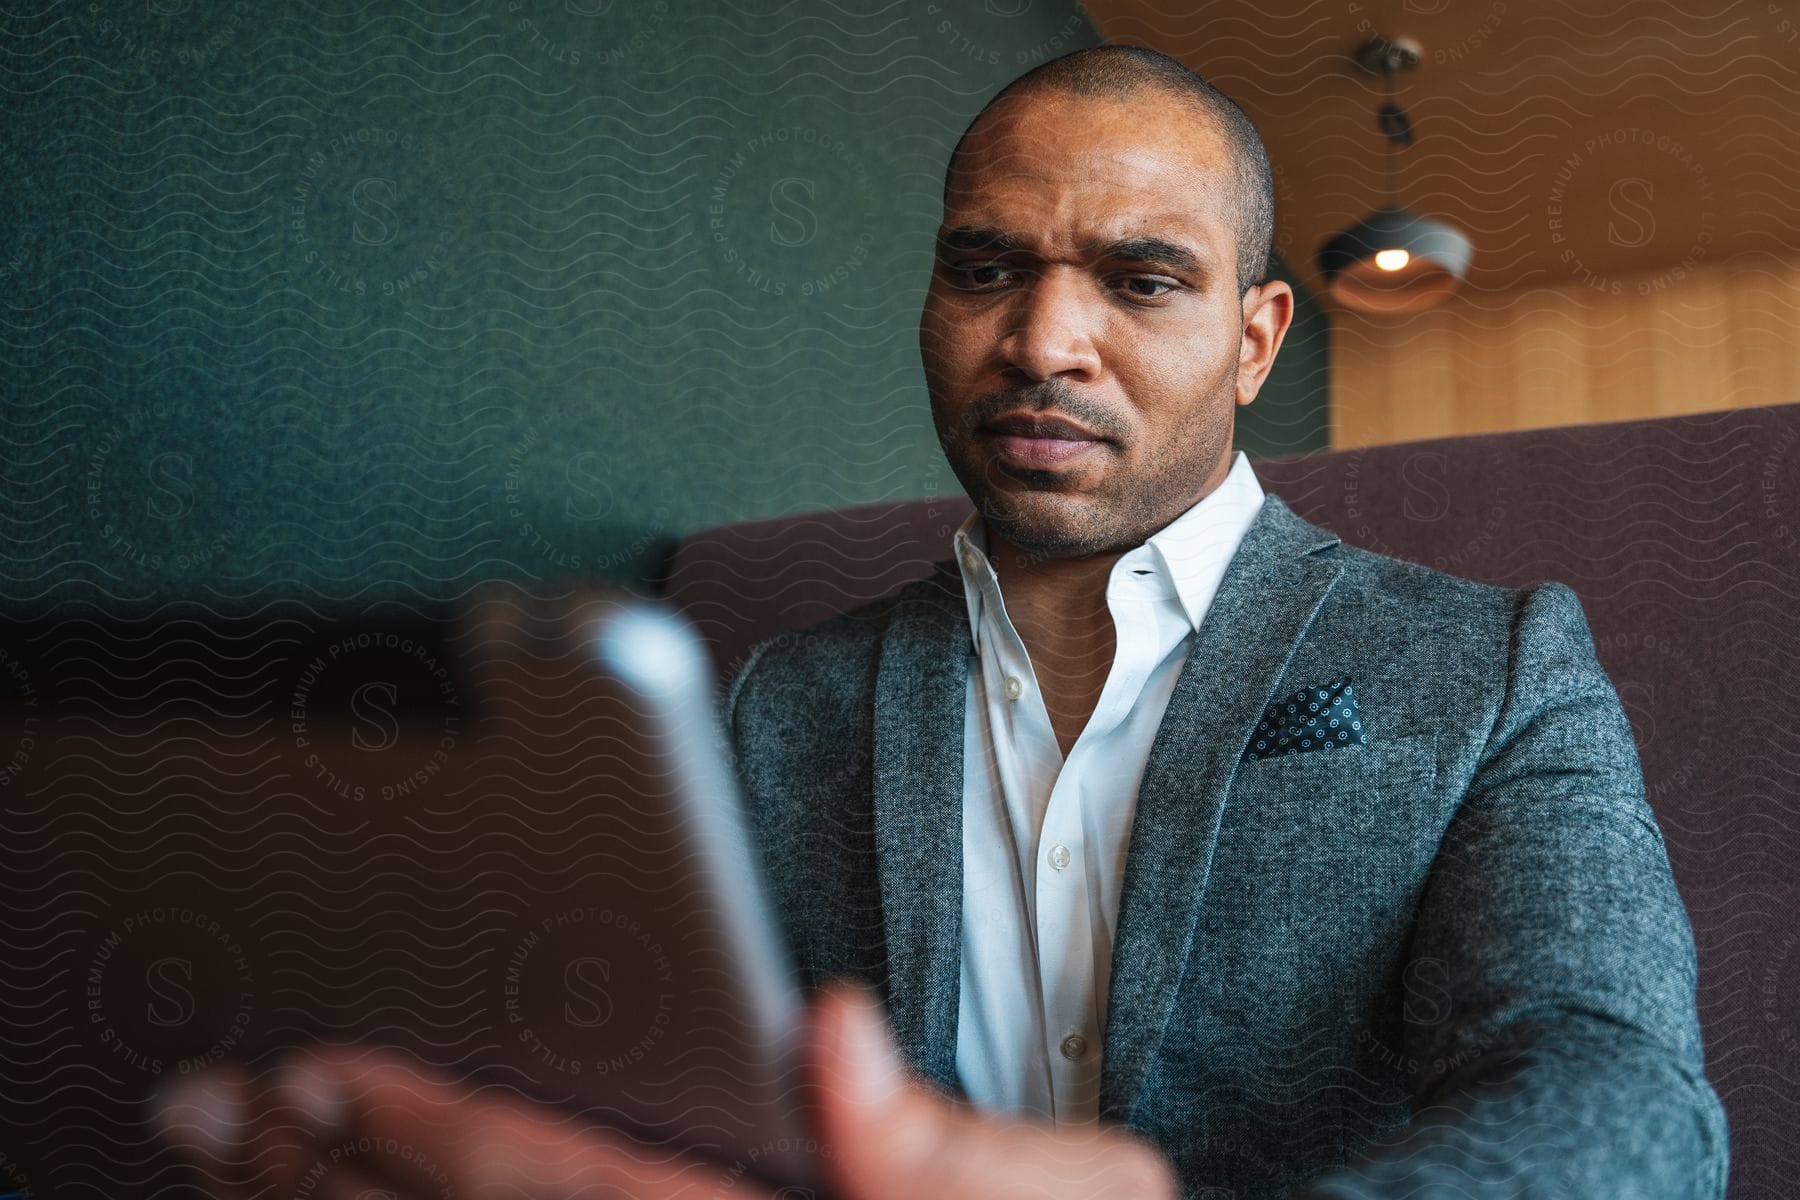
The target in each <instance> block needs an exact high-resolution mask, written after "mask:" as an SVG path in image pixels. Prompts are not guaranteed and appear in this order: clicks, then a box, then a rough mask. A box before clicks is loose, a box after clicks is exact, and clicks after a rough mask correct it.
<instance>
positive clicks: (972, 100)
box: [0, 0, 1327, 610]
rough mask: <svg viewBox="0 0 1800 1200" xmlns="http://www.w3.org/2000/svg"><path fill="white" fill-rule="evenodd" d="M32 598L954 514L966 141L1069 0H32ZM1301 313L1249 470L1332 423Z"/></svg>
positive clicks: (572, 572)
mask: <svg viewBox="0 0 1800 1200" xmlns="http://www.w3.org/2000/svg"><path fill="white" fill-rule="evenodd" d="M0 37H3V38H4V43H5V46H6V53H5V55H4V56H0V103H4V105H5V107H6V119H5V123H4V133H3V134H0V136H3V138H4V145H3V147H0V171H3V174H0V200H3V202H4V204H5V206H6V209H5V211H6V212H7V213H8V214H9V219H8V221H7V222H6V225H5V227H4V228H3V229H0V373H3V378H4V383H3V385H0V386H3V387H4V395H5V399H6V404H7V410H8V420H7V426H6V434H5V438H6V446H5V453H6V471H5V480H4V484H3V487H4V504H5V511H6V512H7V515H8V523H7V533H6V536H5V539H4V542H3V543H0V553H3V554H4V562H3V563H0V577H3V584H0V589H3V600H4V603H5V604H7V605H8V606H9V607H11V608H12V609H14V610H39V609H43V608H45V607H47V606H51V605H54V604H57V603H59V602H63V601H68V600H77V599H78V600H83V601H90V602H94V603H99V604H103V605H124V606H134V607H135V606H142V605H147V604H155V603H159V602H162V601H166V600H170V599H184V600H195V601H201V602H203V603H207V604H211V605H215V606H219V607H230V608H243V607H246V606H249V607H254V606H256V605H260V604H264V603H267V602H271V601H278V600H279V601H299V602H302V603H307V604H330V605H342V604H346V603H348V604H365V603H368V602H371V601H400V602H412V601H420V602H428V601H438V600H445V599H453V598H455V597H458V596H461V595H464V594H466V593H467V591H468V590H469V589H470V588H471V587H473V586H474V585H476V584H477V583H479V582H481V581H482V580H486V579H490V578H495V577H500V578H510V579H521V580H539V579H551V580H575V579H587V578H601V577H604V578H610V579H619V580H638V581H646V580H649V579H652V578H653V577H654V573H655V572H656V570H657V568H658V567H659V565H660V563H661V561H662V558H663V556H664V555H665V554H666V552H667V550H668V548H669V546H670V545H671V544H672V543H673V541H674V539H676V538H677V537H679V536H681V535H682V534H684V533H687V532H690V531H692V530H694V529H697V528H700V527H703V526H707V525H712V524H716V523H719V522H723V521H730V520H737V519H744V518H750V517H757V516H767V515H772V514H778V513H787V512H796V511H803V510H806V509H812V508H820V507H826V506H832V505H839V504H848V503H856V502H863V501H871V500H882V499H895V498H901V497H908V496H923V495H937V494H954V493H956V492H957V486H956V482H955V480H954V478H953V477H952V476H951V475H950V472H949V470H948V468H947V466H946V465H945V464H944V462H943V461H942V459H941V457H940V455H939V452H938V449H937V444H936V440H935V437H934V436H933V433H932V429H931V423H930V417H929V413H928V411H927V406H926V400H925V394H924V388H923V382H922V377H921V375H920V371H919V363H918V347H917V332H916V330H917V313H918V308H919V304H920V301H921V298H922V296H923V292H924V288H925V284H926V280H927V277H928V272H929V267H930V245H931V242H930V235H931V232H932V230H933V228H934V227H935V225H936V222H937V219H938V216H939V204H940V194H941V193H940V189H941V182H942V171H943V165H944V160H945V158H946V156H947V154H948V152H949V149H950V146H951V145H952V144H953V142H954V140H955V138H956V137H957V135H958V134H959V133H960V132H961V130H962V129H963V127H964V125H965V124H966V123H967V121H968V120H969V118H970V117H971V116H972V115H973V114H974V112H975V111H976V110H977V109H979V107H980V106H981V104H982V103H983V102H984V101H985V100H986V99H987V98H988V97H989V96H991V95H992V94H993V92H994V91H995V90H996V89H997V88H998V87H999V86H1001V85H1002V84H1004V83H1005V82H1006V81H1007V80H1009V79H1011V78H1013V77H1014V76H1015V75H1017V74H1018V73H1020V72H1021V71H1023V70H1024V69H1026V68H1027V67H1029V66H1031V65H1034V64H1035V63H1037V62H1041V61H1044V60H1045V59H1047V58H1050V57H1053V56H1055V55H1057V54H1060V53H1064V52H1067V51H1068V50H1072V49H1076V48H1078V47H1080V46H1084V45H1090V44H1092V43H1093V42H1094V41H1095V36H1094V33H1093V31H1092V29H1091V27H1090V26H1089V25H1088V24H1087V22H1086V20H1085V18H1084V17H1083V16H1082V14H1081V13H1080V11H1079V9H1078V8H1077V7H1076V6H1075V5H1073V4H1071V3H1066V2H1065V3H1025V2H1024V0H1004V2H1003V0H989V2H988V3H987V4H985V5H983V4H968V5H956V6H950V5H945V4H934V3H915V2H913V0H904V2H900V3H894V2H885V3H883V2H870V3H862V4H844V3H812V2H810V0H807V2H800V0H796V2H793V3H788V4H780V5H773V4H772V5H764V6H749V5H732V4H724V3H718V4H672V3H664V2H663V0H647V2H637V3H627V2H626V0H478V2H471V0H429V2H413V0H387V2H381V3H348V2H347V0H333V2H322V3H314V2H311V0H301V2H299V3H293V4H283V5H280V6H276V7H273V8H263V7H260V6H256V7H253V6H251V5H249V4H247V3H242V2H237V3H234V2H230V0H191V2H184V0H134V2H131V3H125V2H123V0H121V2H119V3H108V4H100V3H93V2H91V0H40V2H39V3H35V4H22V3H16V2H15V3H11V4H9V5H7V6H6V9H5V11H4V13H0ZM1326 361H1327V359H1326V349H1325V324H1324V320H1323V317H1322V315H1321V314H1320V312H1319V311H1318V309H1317V307H1316V306H1315V305H1314V304H1313V303H1312V302H1311V300H1310V299H1309V298H1307V297H1304V296H1302V298H1301V306H1300V314H1299V317H1298V319H1297V321H1296V324H1295V327H1294V329H1293V331H1292V332H1291V333H1290V335H1289V338H1288V342H1287V346H1286V348H1285V349H1284V350H1283V352H1282V356H1281V359H1280V362H1279V364H1278V367H1277V370H1276V375H1275V377H1274V378H1273V379H1272V381H1271V383H1270V385H1269V387H1268V389H1267V391H1266V392H1265V394H1264V396H1263V398H1262V399H1261V400H1259V401H1258V403H1257V404H1256V405H1255V406H1254V407H1253V408H1252V409H1251V410H1249V411H1247V412H1245V413H1244V414H1243V416H1242V420H1241V424H1240V444H1241V445H1244V446H1245V447H1246V448H1247V449H1249V450H1250V451H1251V452H1252V453H1253V454H1267V453H1283V452H1292V451H1297V450H1303V449H1311V448H1316V447H1318V446H1321V445H1323V444H1324V442H1325V428H1326V423H1325V407H1324V399H1325V395H1326V383H1327V380H1326Z"/></svg>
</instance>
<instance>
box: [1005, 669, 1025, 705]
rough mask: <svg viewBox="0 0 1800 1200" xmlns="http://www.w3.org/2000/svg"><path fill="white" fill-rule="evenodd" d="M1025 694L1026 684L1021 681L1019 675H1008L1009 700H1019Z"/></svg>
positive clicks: (1007, 692) (1007, 696)
mask: <svg viewBox="0 0 1800 1200" xmlns="http://www.w3.org/2000/svg"><path fill="white" fill-rule="evenodd" d="M1024 694H1025V685H1024V684H1023V683H1021V682H1020V681H1019V677H1018V676H1017V675H1008V676H1007V677H1006V698H1007V699H1008V700H1017V699H1018V698H1019V697H1020V696H1023V695H1024Z"/></svg>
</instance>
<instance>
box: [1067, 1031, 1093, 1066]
mask: <svg viewBox="0 0 1800 1200" xmlns="http://www.w3.org/2000/svg"><path fill="white" fill-rule="evenodd" d="M1086 1053H1087V1039H1086V1038H1084V1037H1082V1036H1081V1035H1080V1034H1079V1033H1071V1034H1070V1035H1069V1036H1068V1037H1066V1038H1064V1039H1063V1040H1062V1056H1063V1057H1064V1058H1066V1059H1069V1060H1071V1061H1073V1060H1075V1059H1078V1058H1080V1057H1081V1056H1082V1055H1084V1054H1086Z"/></svg>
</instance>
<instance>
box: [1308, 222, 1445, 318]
mask: <svg viewBox="0 0 1800 1200" xmlns="http://www.w3.org/2000/svg"><path fill="white" fill-rule="evenodd" d="M1474 255H1475V247H1474V244H1473V243H1471V242H1470V241H1469V239H1468V237H1467V236H1465V235H1464V234H1463V233H1462V232H1461V231H1460V230H1457V229H1453V228H1451V227H1450V226H1448V225H1446V224H1444V223H1443V222H1442V221H1434V220H1431V219H1430V218H1429V217H1421V216H1419V215H1418V214H1417V213H1415V212H1411V211H1409V210H1407V209H1404V208H1396V207H1387V208H1378V209H1376V210H1375V211H1374V212H1372V213H1370V214H1369V215H1368V216H1366V217H1364V218H1363V219H1362V220H1360V221H1358V222H1357V223H1356V224H1354V225H1352V226H1351V227H1350V228H1348V229H1346V230H1344V231H1343V232H1342V233H1339V234H1336V235H1334V236H1333V237H1331V238H1328V239H1327V240H1326V241H1325V243H1324V244H1323V245H1321V246H1320V247H1319V273H1320V274H1321V275H1322V276H1323V277H1324V279H1325V290H1326V292H1327V294H1328V295H1330V296H1331V297H1332V299H1334V300H1336V301H1337V302H1338V303H1340V304H1342V305H1344V307H1346V308H1351V309H1355V310H1356V311H1358V312H1368V313H1405V312H1417V311H1419V310H1420V309H1424V308H1430V307H1431V306H1432V305H1434V304H1436V303H1438V302H1439V301H1440V300H1442V299H1443V298H1444V297H1445V296H1448V295H1449V294H1450V293H1451V292H1453V291H1455V290H1456V289H1457V287H1458V286H1460V285H1461V283H1462V281H1463V276H1464V275H1465V274H1467V272H1468V270H1469V261H1470V259H1472V258H1473V257H1474Z"/></svg>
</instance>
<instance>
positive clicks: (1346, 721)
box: [1238, 675, 1369, 762]
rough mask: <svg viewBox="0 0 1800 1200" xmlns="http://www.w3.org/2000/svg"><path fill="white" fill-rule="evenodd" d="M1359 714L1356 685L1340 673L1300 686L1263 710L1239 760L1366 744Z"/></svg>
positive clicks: (1246, 760)
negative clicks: (1330, 677)
mask: <svg viewBox="0 0 1800 1200" xmlns="http://www.w3.org/2000/svg"><path fill="white" fill-rule="evenodd" d="M1368 744H1369V735H1368V732H1367V731H1366V730H1364V729H1363V722H1362V713H1361V712H1359V711H1357V707H1356V687H1355V685H1354V684H1352V683H1351V682H1350V677H1349V676H1347V675H1340V676H1338V677H1337V678H1336V679H1333V680H1332V681H1331V682H1330V683H1321V684H1315V685H1314V686H1312V687H1309V688H1301V689H1300V690H1299V691H1297V692H1295V693H1294V694H1293V695H1291V696H1289V697H1288V698H1287V699H1285V700H1277V701H1276V702H1275V703H1274V704H1271V705H1269V707H1268V708H1266V709H1264V710H1263V715H1262V720H1260V721H1258V722H1257V723H1256V732H1255V733H1253V734H1251V735H1250V744H1249V745H1248V746H1246V747H1245V748H1244V756H1243V757H1242V758H1240V759H1239V760H1238V761H1239V762H1255V761H1256V760H1257V759H1259V758H1280V757H1282V756H1284V755H1288V754H1310V753H1311V752H1313V751H1315V750H1347V749H1351V748H1353V747H1357V746H1367V745H1368Z"/></svg>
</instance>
